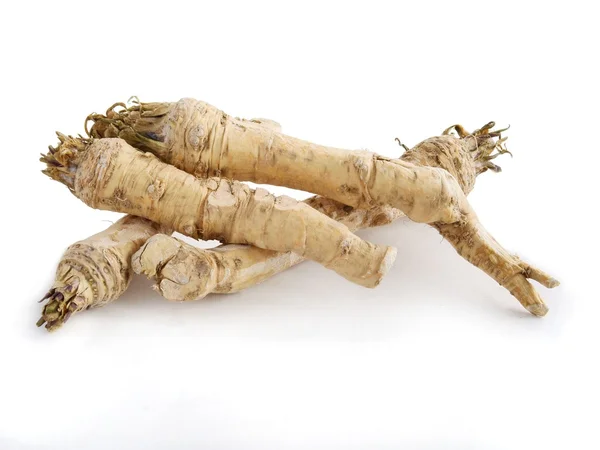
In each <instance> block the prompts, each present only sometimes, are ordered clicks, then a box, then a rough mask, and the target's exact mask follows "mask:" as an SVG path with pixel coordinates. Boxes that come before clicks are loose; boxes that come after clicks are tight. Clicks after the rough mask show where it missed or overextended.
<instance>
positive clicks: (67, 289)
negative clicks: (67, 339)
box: [36, 278, 85, 331]
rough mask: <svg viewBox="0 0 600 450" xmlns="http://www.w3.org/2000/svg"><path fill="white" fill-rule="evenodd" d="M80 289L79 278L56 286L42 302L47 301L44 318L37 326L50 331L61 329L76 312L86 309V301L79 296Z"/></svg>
mask: <svg viewBox="0 0 600 450" xmlns="http://www.w3.org/2000/svg"><path fill="white" fill-rule="evenodd" d="M78 287H79V280H78V278H74V279H73V280H71V282H70V283H68V284H64V285H60V286H55V287H53V288H52V289H50V290H49V291H48V293H47V294H46V295H45V296H44V297H43V298H42V299H41V300H40V302H43V301H46V300H47V303H46V304H45V305H44V308H43V310H42V317H40V319H39V320H38V321H37V323H36V325H37V326H38V327H41V326H42V325H44V324H45V327H46V329H47V330H48V331H55V330H57V329H59V328H60V327H61V326H62V325H63V324H64V323H66V322H67V321H68V320H69V318H70V317H71V316H72V315H73V314H74V313H76V312H78V311H81V310H82V309H84V308H85V299H84V298H83V297H82V296H79V295H77V293H78Z"/></svg>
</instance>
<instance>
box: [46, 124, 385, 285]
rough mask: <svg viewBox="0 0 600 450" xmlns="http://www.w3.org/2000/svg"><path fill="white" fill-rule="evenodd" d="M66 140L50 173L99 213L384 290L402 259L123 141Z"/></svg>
mask: <svg viewBox="0 0 600 450" xmlns="http://www.w3.org/2000/svg"><path fill="white" fill-rule="evenodd" d="M251 127H254V126H253V125H252V126H251ZM248 128H250V127H248ZM256 128H257V129H265V127H263V126H258V125H257V126H256ZM58 136H59V139H60V141H61V143H60V145H59V146H58V148H57V149H52V148H51V149H50V152H49V153H48V154H47V155H44V156H42V161H44V162H45V163H46V164H47V168H46V170H44V173H46V174H47V175H48V176H50V177H51V178H53V179H55V180H57V181H60V182H61V183H63V184H65V185H66V186H67V187H68V188H69V189H70V190H71V192H72V193H73V194H75V196H76V197H78V198H79V199H81V200H82V201H83V202H84V203H86V204H87V205H88V206H91V207H92V208H97V209H105V210H111V211H117V212H123V213H128V214H134V215H136V216H140V217H145V218H147V219H149V220H152V221H153V222H156V223H159V224H162V225H163V226H166V227H168V228H169V229H173V230H176V231H179V232H180V233H183V234H185V235H187V236H190V237H194V238H196V239H199V238H201V239H216V240H220V241H223V242H228V243H241V244H252V245H255V246H257V247H260V248H264V249H269V250H276V251H283V252H286V251H293V252H296V253H298V254H300V255H302V256H305V257H306V258H308V259H312V260H314V261H317V262H319V263H321V264H323V265H324V266H325V267H328V268H330V269H333V270H335V271H336V272H337V273H339V274H340V275H342V276H344V277H346V278H347V279H349V280H351V281H354V282H355V283H358V284H361V285H363V286H367V287H374V286H376V285H377V284H378V283H379V282H380V280H381V278H382V277H383V275H384V274H385V272H386V271H387V270H388V268H389V267H390V266H391V264H392V263H393V260H394V258H395V255H396V250H395V249H393V248H390V247H386V246H378V245H374V244H371V243H368V242H365V241H363V240H362V239H360V238H359V237H357V236H355V235H354V234H352V233H351V232H350V231H349V230H348V228H347V227H345V226H344V225H341V224H339V223H337V222H336V221H335V220H333V219H330V218H328V217H327V216H325V215H323V214H321V213H319V212H317V211H315V210H314V209H313V208H311V207H309V206H308V205H306V204H304V203H301V202H298V201H296V200H293V199H291V198H289V197H285V196H281V197H274V196H273V195H271V194H269V193H268V192H267V191H266V190H264V189H257V190H256V191H254V190H252V189H250V188H249V187H248V186H246V185H244V184H242V183H238V182H235V181H230V180H225V179H218V178H208V179H198V178H196V177H194V176H192V175H190V174H187V173H185V172H183V171H181V170H178V169H176V168H175V167H173V166H171V165H168V164H165V163H163V162H161V161H160V160H158V159H157V158H155V157H154V156H152V155H151V154H150V153H145V154H143V153H140V152H139V151H137V150H136V149H134V148H133V147H131V146H130V145H129V144H127V143H126V142H125V141H124V140H122V139H89V140H88V139H83V138H72V137H67V136H64V135H62V134H60V133H59V134H58Z"/></svg>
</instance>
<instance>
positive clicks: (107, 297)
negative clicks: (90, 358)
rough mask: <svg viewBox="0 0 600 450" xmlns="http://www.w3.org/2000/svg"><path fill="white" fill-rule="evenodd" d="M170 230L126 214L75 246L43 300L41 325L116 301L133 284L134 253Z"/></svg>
mask: <svg viewBox="0 0 600 450" xmlns="http://www.w3.org/2000/svg"><path fill="white" fill-rule="evenodd" d="M165 232H166V229H164V228H162V227H161V226H159V225H157V224H155V223H153V222H150V221H149V220H146V219H142V218H141V217H135V216H125V217H123V218H122V219H120V220H119V221H117V222H116V223H114V224H113V225H111V226H110V227H108V228H107V229H106V230H104V231H102V232H101V233H98V234H95V235H94V236H91V237H89V238H87V239H84V240H83V241H79V242H76V243H75V244H73V245H71V246H70V247H69V248H68V249H67V250H66V252H65V253H64V255H63V256H62V258H61V260H60V262H59V264H58V268H57V270H56V279H55V281H54V284H53V285H52V288H51V289H50V290H49V291H48V293H47V294H46V295H45V296H44V298H43V299H42V301H44V300H48V303H46V305H44V308H43V310H42V317H41V318H40V320H39V321H38V322H37V325H38V326H42V325H43V324H44V323H45V324H46V328H47V329H48V330H50V331H52V330H55V329H57V328H59V327H60V326H62V325H63V324H64V323H65V322H66V321H67V320H68V319H69V317H71V316H72V315H73V314H76V313H78V312H79V311H83V310H85V309H88V308H96V307H99V306H103V305H105V304H107V303H109V302H112V301H114V300H116V299H117V298H118V297H119V296H121V294H122V293H123V292H125V289H127V286H128V285H129V281H130V279H131V275H132V271H131V264H130V262H131V256H132V255H133V254H134V252H136V251H137V250H138V249H139V248H140V246H141V245H142V244H143V243H144V242H145V241H146V240H147V239H148V238H149V237H151V236H153V235H155V234H156V233H165Z"/></svg>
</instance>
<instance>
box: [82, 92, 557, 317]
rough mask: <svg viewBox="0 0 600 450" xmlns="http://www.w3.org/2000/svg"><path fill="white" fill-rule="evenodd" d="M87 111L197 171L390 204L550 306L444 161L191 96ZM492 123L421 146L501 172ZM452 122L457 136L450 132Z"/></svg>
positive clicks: (97, 130) (538, 309)
mask: <svg viewBox="0 0 600 450" xmlns="http://www.w3.org/2000/svg"><path fill="white" fill-rule="evenodd" d="M88 119H89V120H92V121H94V125H93V127H92V129H91V131H90V133H91V135H92V136H119V137H121V138H123V139H125V140H127V141H128V142H129V143H130V144H132V145H134V146H135V147H138V148H140V149H142V150H144V151H149V152H152V153H154V154H155V155H157V156H158V157H159V158H160V159H162V160H163V161H166V162H168V163H170V164H173V165H175V166H177V167H179V168H181V169H182V170H184V171H186V172H189V173H192V174H195V175H198V176H210V175H219V176H225V177H228V178H232V179H237V180H243V181H253V182H257V183H267V184H275V185H283V186H288V187H291V188H296V189H301V190H305V191H309V192H313V193H316V194H319V195H322V196H325V197H328V198H331V199H334V200H337V201H339V202H342V203H344V204H347V205H351V206H354V207H362V208H366V207H370V206H373V205H376V204H379V205H382V204H387V205H391V206H393V207H395V208H398V209H400V210H402V211H403V212H404V213H405V214H406V215H407V216H408V217H410V218H411V219H412V220H414V221H417V222H424V223H428V224H431V225H432V226H434V227H435V228H436V229H438V230H439V231H440V233H441V234H442V236H444V237H445V238H447V239H448V241H449V242H450V243H451V244H452V245H453V246H454V248H455V249H456V250H457V251H458V253H459V254H460V255H461V256H462V257H463V258H465V259H466V260H467V261H469V262H471V263H472V264H475V265H477V266H478V267H479V268H480V269H482V270H484V271H485V272H486V273H487V274H488V275H490V276H491V277H492V278H494V279H495V280H496V281H497V282H498V283H500V284H501V285H503V286H505V287H506V288H507V289H508V290H509V291H510V292H511V293H512V294H513V295H514V296H515V297H516V298H517V300H519V302H520V303H521V304H522V305H523V306H524V307H525V308H526V309H527V310H528V311H530V312H531V313H533V314H535V315H544V314H545V313H546V312H547V307H546V305H544V303H543V301H542V300H541V298H540V297H539V295H538V294H537V293H536V292H535V290H534V288H533V287H532V286H531V285H530V284H529V282H528V281H527V280H526V278H527V277H528V276H530V275H531V274H532V273H537V269H533V268H531V267H529V266H526V265H524V264H523V263H522V262H520V260H518V258H517V257H516V256H514V255H511V254H510V253H508V252H507V251H506V250H504V248H503V247H502V246H500V245H499V244H498V242H496V241H495V240H494V239H493V238H492V237H491V236H490V235H489V233H487V232H486V231H485V229H484V228H483V226H482V225H481V224H480V222H479V219H478V218H477V215H476V214H475V212H474V211H473V209H472V208H471V206H470V205H469V203H468V202H467V200H466V197H465V195H464V194H465V193H466V192H468V190H470V189H466V190H464V183H463V190H461V188H460V185H459V183H461V182H462V181H463V180H460V179H459V180H457V179H455V178H454V177H453V176H450V175H449V173H448V172H447V171H445V170H443V169H440V168H439V167H432V165H430V164H425V165H418V164H414V163H413V162H411V161H410V160H408V159H406V160H403V161H399V160H393V159H390V158H385V157H382V156H379V155H377V154H374V153H371V152H367V151H347V150H343V149H338V148H332V147H326V146H321V145H316V144H313V143H310V142H307V141H303V140H300V139H296V138H293V137H290V136H286V135H284V134H282V133H281V132H278V131H277V130H269V129H265V128H264V127H263V128H261V127H252V126H247V124H245V122H244V121H243V120H242V119H238V118H233V117H231V116H229V115H227V114H225V113H224V112H223V111H220V110H219V109H217V108H215V107H213V106H211V105H209V104H207V103H205V102H201V101H197V100H194V99H182V100H180V101H179V102H177V103H139V104H137V105H134V106H132V107H130V108H127V109H125V110H122V111H116V110H114V109H112V110H109V111H107V114H106V116H102V115H98V114H95V115H91V116H89V117H88ZM493 126H494V124H493V123H491V122H490V123H489V124H486V125H485V126H484V127H482V128H481V129H479V130H477V131H475V132H473V133H468V132H467V131H466V130H465V129H464V128H463V127H461V126H460V125H455V126H453V127H450V128H448V129H447V130H446V131H445V132H444V133H443V135H442V136H439V137H436V138H432V139H428V140H427V141H424V143H421V144H419V145H418V146H417V147H419V146H420V145H423V144H425V145H431V144H433V145H436V146H442V147H443V146H448V145H452V144H453V143H454V142H455V141H458V142H460V143H461V145H462V147H463V151H464V154H466V155H467V156H468V157H469V158H470V159H471V160H472V162H471V164H472V165H473V167H474V168H475V170H476V172H477V173H480V172H483V171H486V170H488V169H489V170H495V171H498V170H499V167H498V166H496V165H495V164H493V163H492V162H491V161H492V159H494V158H495V157H496V156H498V155H499V154H502V153H506V152H507V151H506V149H505V148H504V147H503V145H502V144H503V142H504V141H505V140H506V139H505V138H502V137H501V131H504V130H500V131H494V130H492V128H493ZM453 131H455V132H456V133H457V134H458V136H457V137H454V136H452V135H451V134H450V133H451V132H453ZM434 166H435V165H434ZM457 181H458V182H457ZM450 225H452V226H450ZM461 237H469V239H470V240H469V243H467V244H466V245H465V244H464V243H462V242H460V241H457V240H456V239H457V238H459V239H460V238H461ZM481 255H484V257H482V256H481ZM478 264H481V266H479V265H478ZM509 280H511V282H510V283H509V282H508V281H509ZM515 280H520V282H519V283H517V284H518V287H515V286H513V285H514V283H515ZM507 283H508V284H507ZM552 284H553V283H550V284H549V285H552Z"/></svg>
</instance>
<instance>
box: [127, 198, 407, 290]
mask: <svg viewBox="0 0 600 450" xmlns="http://www.w3.org/2000/svg"><path fill="white" fill-rule="evenodd" d="M306 203H307V204H308V205H310V206H311V207H313V208H314V209H316V210H317V211H320V212H322V213H324V214H326V215H327V216H329V217H331V218H332V219H335V220H337V221H338V222H340V223H342V224H344V225H346V226H347V227H348V228H349V229H350V230H351V231H355V230H357V229H360V228H367V227H375V226H379V225H385V224H388V223H390V222H392V221H393V220H395V219H396V218H398V217H400V216H402V212H401V211H399V210H397V209H394V208H391V207H386V206H381V207H379V206H377V207H374V208H372V209H370V210H363V209H356V208H352V207H351V206H347V205H343V204H341V203H339V202H336V201H335V200H330V199H327V198H323V197H312V198H309V199H308V200H306ZM304 259H305V258H303V257H302V256H300V255H298V254H296V253H293V252H275V251H271V250H263V249H260V248H257V247H252V246H249V245H235V244H228V245H221V246H219V247H216V248H213V249H209V250H203V249H200V248H197V247H194V246H193V245H190V244H187V243H185V242H183V241H181V240H179V239H176V238H174V237H171V236H167V235H164V234H158V235H156V236H153V237H151V238H150V239H148V241H147V242H146V243H145V244H144V245H143V246H142V248H140V250H139V251H138V252H137V253H135V254H134V255H133V259H132V262H131V265H132V267H133V270H134V271H135V272H136V273H138V274H142V273H143V274H145V275H146V276H147V277H148V278H152V279H155V280H156V283H155V285H154V287H155V289H156V290H157V291H158V292H160V294H161V295H162V296H163V297H165V298H166V299H167V300H172V301H184V300H197V299H201V298H203V297H205V296H206V295H207V294H210V293H217V294H227V293H233V292H238V291H240V290H242V289H245V288H248V287H250V286H254V285H256V284H258V283H260V282H262V281H264V280H266V279H267V278H270V277H272V276H273V275H276V274H278V273H280V272H283V271H284V270H286V269H288V268H289V267H291V266H293V265H295V264H298V263H299V262H302V261H304Z"/></svg>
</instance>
